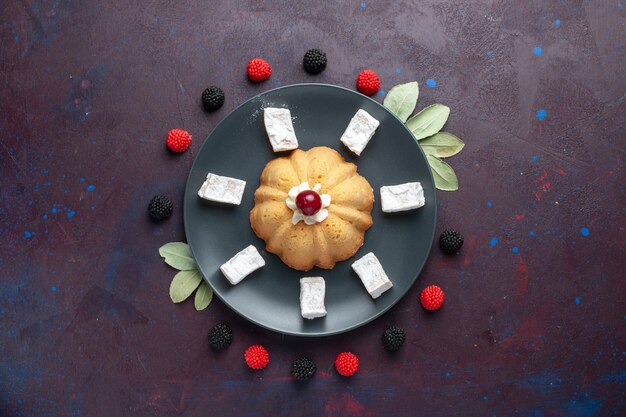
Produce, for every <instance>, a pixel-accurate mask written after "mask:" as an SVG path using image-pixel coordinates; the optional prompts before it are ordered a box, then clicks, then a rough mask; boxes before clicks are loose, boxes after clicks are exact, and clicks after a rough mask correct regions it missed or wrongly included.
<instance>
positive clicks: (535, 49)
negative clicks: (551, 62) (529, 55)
mask: <svg viewBox="0 0 626 417" xmlns="http://www.w3.org/2000/svg"><path fill="white" fill-rule="evenodd" d="M533 52H534V53H535V55H537V56H541V54H543V49H541V47H540V46H535V47H534V48H533Z"/></svg>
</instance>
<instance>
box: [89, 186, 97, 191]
mask: <svg viewBox="0 0 626 417" xmlns="http://www.w3.org/2000/svg"><path fill="white" fill-rule="evenodd" d="M95 189H96V186H95V185H89V186H88V187H87V191H93V190H95Z"/></svg>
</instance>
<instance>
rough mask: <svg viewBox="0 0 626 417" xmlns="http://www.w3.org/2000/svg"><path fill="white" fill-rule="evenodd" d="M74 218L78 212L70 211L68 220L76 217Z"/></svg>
mask: <svg viewBox="0 0 626 417" xmlns="http://www.w3.org/2000/svg"><path fill="white" fill-rule="evenodd" d="M74 216H76V212H75V211H72V210H69V211H68V212H67V218H68V219H71V218H72V217H74Z"/></svg>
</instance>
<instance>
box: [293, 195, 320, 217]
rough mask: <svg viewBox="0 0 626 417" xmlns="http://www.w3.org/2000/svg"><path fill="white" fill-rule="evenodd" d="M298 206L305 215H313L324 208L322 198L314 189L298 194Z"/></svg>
mask: <svg viewBox="0 0 626 417" xmlns="http://www.w3.org/2000/svg"><path fill="white" fill-rule="evenodd" d="M296 207H298V208H299V209H300V210H301V211H302V213H303V214H304V215H305V216H312V215H314V214H315V213H317V212H318V211H319V210H320V209H321V208H322V198H321V197H320V195H319V194H318V193H316V192H315V191H313V190H305V191H302V192H300V194H298V195H297V196H296Z"/></svg>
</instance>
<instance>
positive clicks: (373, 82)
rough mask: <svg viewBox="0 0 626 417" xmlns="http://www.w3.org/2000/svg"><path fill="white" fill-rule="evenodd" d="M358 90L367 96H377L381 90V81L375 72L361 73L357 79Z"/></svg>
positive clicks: (365, 71)
mask: <svg viewBox="0 0 626 417" xmlns="http://www.w3.org/2000/svg"><path fill="white" fill-rule="evenodd" d="M356 88H357V90H359V91H360V92H361V93H363V94H365V95H366V96H371V95H372V94H376V93H377V92H378V90H379V89H380V79H379V78H378V74H376V73H375V72H374V71H370V70H364V71H361V73H360V74H359V76H358V77H357V79H356Z"/></svg>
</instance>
